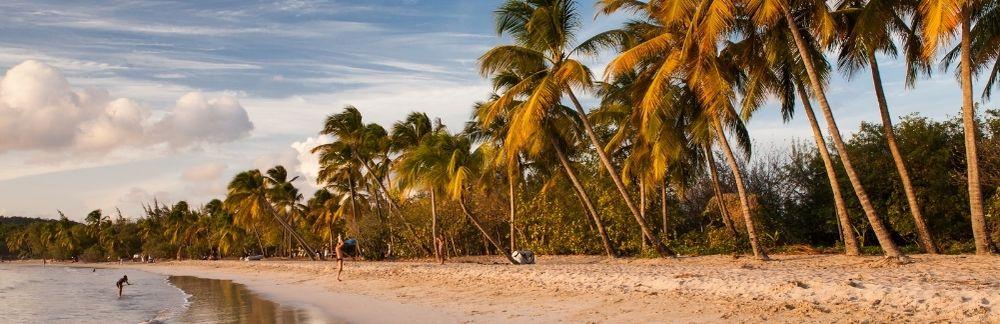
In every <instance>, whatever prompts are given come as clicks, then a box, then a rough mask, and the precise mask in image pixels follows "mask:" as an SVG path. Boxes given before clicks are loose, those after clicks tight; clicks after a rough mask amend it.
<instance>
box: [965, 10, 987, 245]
mask: <svg viewBox="0 0 1000 324" xmlns="http://www.w3.org/2000/svg"><path fill="white" fill-rule="evenodd" d="M968 11H969V10H968V9H966V10H964V12H963V14H962V26H961V28H962V36H961V37H962V45H961V46H962V53H961V55H962V64H961V65H960V66H961V69H962V76H961V77H962V127H963V128H964V129H965V161H966V172H967V173H968V178H969V179H968V180H969V211H970V213H971V214H972V235H973V238H974V240H975V241H976V242H975V244H976V254H979V255H990V254H993V250H992V248H991V247H990V237H989V233H987V232H986V216H985V214H984V213H983V193H982V191H981V188H980V185H979V152H978V149H977V148H976V107H975V103H974V102H973V101H972V56H971V51H972V35H970V34H971V32H970V30H969V29H970V28H971V27H970V26H969V25H971V24H972V22H971V19H972V18H970V17H969V13H968Z"/></svg>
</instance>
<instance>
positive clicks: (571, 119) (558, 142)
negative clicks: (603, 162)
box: [473, 66, 615, 258]
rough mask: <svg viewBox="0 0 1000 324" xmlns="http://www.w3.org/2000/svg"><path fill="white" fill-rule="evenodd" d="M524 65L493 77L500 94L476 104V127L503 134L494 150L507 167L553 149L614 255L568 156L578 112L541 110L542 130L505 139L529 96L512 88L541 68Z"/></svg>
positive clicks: (563, 109)
mask: <svg viewBox="0 0 1000 324" xmlns="http://www.w3.org/2000/svg"><path fill="white" fill-rule="evenodd" d="M524 68H530V66H529V67H516V68H512V69H511V70H507V71H498V72H497V73H496V74H495V75H494V77H493V78H492V81H493V88H494V89H493V90H494V91H497V92H499V93H501V95H496V96H494V97H493V98H492V100H491V101H488V102H485V103H483V104H481V105H478V106H477V107H476V108H477V109H476V110H475V111H474V115H473V119H474V120H475V122H476V123H478V124H479V126H478V127H480V128H485V129H492V130H493V131H494V133H495V135H498V136H502V138H503V139H502V140H501V141H502V143H503V145H502V146H500V148H501V150H500V151H499V152H497V154H498V157H497V159H500V161H502V163H504V164H506V165H508V166H510V165H512V164H518V163H520V158H521V155H524V156H526V157H529V158H534V159H544V158H545V157H547V156H548V154H547V153H548V152H551V151H554V152H555V153H556V154H555V155H556V157H557V158H558V160H557V161H558V163H559V165H560V166H561V168H562V170H563V171H564V173H565V175H566V177H567V178H568V179H569V181H570V183H571V185H572V187H573V190H574V191H575V192H576V193H577V197H578V198H579V199H580V203H581V205H582V207H583V210H584V212H585V213H587V215H588V216H589V217H590V219H591V221H592V222H593V224H594V225H595V227H596V229H597V232H598V235H599V236H600V238H601V243H602V244H603V246H604V251H605V253H606V254H607V255H608V257H609V258H614V257H615V252H614V249H613V248H612V247H611V240H610V238H609V237H608V234H607V231H606V229H605V227H604V222H603V221H602V220H601V218H600V216H599V215H598V213H597V208H595V206H594V203H593V201H592V200H591V198H590V195H589V194H588V193H587V190H585V189H584V187H583V183H581V182H580V179H579V178H578V177H577V172H576V169H575V167H574V166H573V164H572V162H571V161H570V159H569V152H568V149H569V148H571V147H572V145H571V144H570V143H575V142H576V141H575V137H574V135H575V134H577V133H578V132H573V131H572V130H575V129H577V128H578V125H579V119H578V118H576V117H577V116H578V115H576V114H575V113H573V112H572V110H571V109H569V108H568V107H565V106H562V105H558V107H556V108H555V109H549V110H546V111H544V112H545V113H546V115H544V116H541V118H542V120H541V121H540V123H541V125H540V127H542V131H541V132H533V133H532V134H531V136H530V137H527V138H522V139H520V140H519V145H511V144H509V142H508V139H509V138H510V136H511V132H512V131H515V130H514V129H512V127H513V124H512V123H511V122H512V120H513V119H512V118H513V116H514V113H516V112H518V111H522V109H523V106H524V105H525V104H526V102H525V100H524V99H526V98H527V97H529V96H528V94H525V93H522V94H520V95H517V94H512V92H514V91H516V89H515V87H517V86H518V85H523V84H524V82H525V81H526V77H525V76H526V75H532V74H535V73H537V72H539V70H538V69H540V68H541V67H537V66H536V67H535V70H525V69H524ZM503 96H513V97H511V99H513V100H510V101H501V100H500V99H501V98H502V97H503ZM519 131H520V130H519ZM549 150H551V151H549ZM543 152H545V153H543Z"/></svg>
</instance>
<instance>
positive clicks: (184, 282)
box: [169, 276, 336, 324]
mask: <svg viewBox="0 0 1000 324" xmlns="http://www.w3.org/2000/svg"><path fill="white" fill-rule="evenodd" d="M169 280H170V283H171V284H173V285H174V286H177V288H180V289H181V290H184V292H186V293H188V294H190V295H191V298H190V305H189V307H188V309H187V310H186V311H185V312H184V314H181V315H180V316H178V317H177V318H176V319H175V320H176V322H179V323H262V324H267V323H276V324H277V323H282V324H288V323H336V322H335V321H332V320H331V319H329V318H327V317H326V316H325V315H324V314H322V313H321V312H320V311H319V310H316V309H308V308H300V307H290V306H285V305H280V304H278V303H275V302H272V301H270V300H267V299H264V298H262V297H261V296H259V295H257V294H255V293H253V292H251V291H250V290H248V289H247V288H246V287H245V286H243V285H241V284H238V283H234V282H232V281H229V280H215V279H203V278H197V277H188V276H173V277H170V279H169Z"/></svg>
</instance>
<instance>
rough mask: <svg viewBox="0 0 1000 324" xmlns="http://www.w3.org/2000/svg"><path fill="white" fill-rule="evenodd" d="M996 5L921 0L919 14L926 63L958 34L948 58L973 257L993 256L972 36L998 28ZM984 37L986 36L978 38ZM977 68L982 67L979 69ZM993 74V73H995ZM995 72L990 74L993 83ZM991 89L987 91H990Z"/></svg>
mask: <svg viewBox="0 0 1000 324" xmlns="http://www.w3.org/2000/svg"><path fill="white" fill-rule="evenodd" d="M997 6H998V3H997V2H996V1H993V0H970V1H958V0H921V1H920V14H921V17H922V20H921V21H922V25H921V27H922V29H921V31H922V32H923V36H924V48H923V49H924V51H923V57H924V59H926V60H930V59H932V58H934V56H935V54H936V53H937V49H938V47H941V46H943V45H944V44H946V43H948V42H949V41H951V40H952V38H954V37H955V35H956V34H958V38H959V39H958V40H959V45H958V46H957V48H956V50H954V51H953V54H952V55H951V60H954V57H955V56H957V57H958V59H959V63H958V69H959V73H958V79H959V82H961V85H962V128H963V129H964V131H965V162H966V177H967V179H966V180H967V181H968V188H969V212H970V214H971V219H972V234H973V237H974V239H975V245H976V254H980V255H989V254H993V249H992V247H991V244H990V238H989V232H987V231H986V216H985V213H984V211H983V193H982V188H981V185H980V178H979V151H978V149H977V148H976V107H975V101H974V100H973V98H972V92H973V91H972V76H973V74H975V73H976V72H977V69H976V67H977V65H976V63H975V62H973V40H974V39H975V38H976V37H977V36H976V34H973V30H974V28H976V29H979V30H977V31H982V32H986V31H990V30H996V27H991V26H994V25H995V24H997V22H998V21H1000V19H997V15H1000V13H998V11H997V9H998V8H997ZM981 27H982V28H981ZM980 35H985V33H983V34H980ZM979 66H980V67H981V66H982V65H979ZM994 71H996V69H994ZM996 75H997V73H996V72H991V77H990V82H991V83H990V86H992V80H995V79H996ZM989 88H990V87H987V89H989Z"/></svg>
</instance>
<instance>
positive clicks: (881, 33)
mask: <svg viewBox="0 0 1000 324" xmlns="http://www.w3.org/2000/svg"><path fill="white" fill-rule="evenodd" d="M914 11H916V3H915V2H913V1H907V0H898V1H885V0H876V1H865V0H845V1H842V2H841V3H840V4H839V5H838V10H837V11H836V12H835V13H834V14H835V17H836V18H837V20H838V22H839V24H838V29H839V31H838V43H839V45H840V55H839V57H838V64H837V65H838V66H839V67H840V69H841V70H842V71H844V72H845V74H847V76H848V77H849V78H850V77H853V76H854V74H856V72H858V71H859V70H861V69H864V68H865V67H868V68H869V70H871V74H872V83H873V86H874V88H875V98H876V101H877V102H878V109H879V116H880V117H881V119H882V130H883V132H884V133H885V140H886V144H888V146H889V153H891V155H892V160H893V163H894V164H895V165H896V172H897V173H899V178H900V181H901V182H902V184H903V192H904V193H905V194H906V201H907V204H908V205H909V207H910V214H912V215H913V222H914V225H916V229H917V236H918V238H919V241H920V245H921V246H922V247H923V248H924V251H925V252H927V253H929V254H937V246H936V245H935V244H934V239H933V236H932V235H931V232H930V230H929V229H928V228H927V222H926V221H925V219H924V215H923V213H922V212H921V210H920V203H919V202H918V201H917V193H916V190H914V189H913V183H912V182H911V180H910V172H909V170H907V168H906V161H904V160H903V154H902V153H901V152H900V150H899V145H897V144H896V135H895V131H894V129H893V126H892V117H891V115H890V114H889V104H888V103H887V100H886V98H885V90H884V89H883V87H882V75H881V71H879V65H878V58H877V55H876V54H883V55H889V56H890V57H895V56H896V55H897V53H898V49H897V47H896V44H895V42H894V40H895V38H897V37H898V38H901V42H902V43H903V44H905V45H907V46H908V47H910V48H916V49H915V50H910V51H907V52H908V53H910V52H914V51H917V50H919V40H916V38H917V35H916V34H915V33H914V32H913V30H912V29H911V28H910V27H909V26H907V25H906V23H905V22H904V21H903V17H902V16H903V15H911V14H913V12H914ZM923 62H924V61H923V60H919V58H917V59H913V58H912V57H907V60H906V63H907V64H909V65H913V66H914V67H910V68H908V69H907V71H915V70H918V69H921V70H927V69H929V67H928V65H927V64H923Z"/></svg>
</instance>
